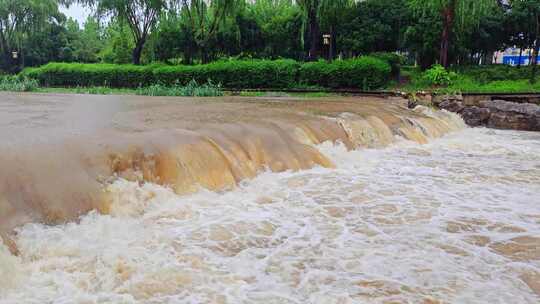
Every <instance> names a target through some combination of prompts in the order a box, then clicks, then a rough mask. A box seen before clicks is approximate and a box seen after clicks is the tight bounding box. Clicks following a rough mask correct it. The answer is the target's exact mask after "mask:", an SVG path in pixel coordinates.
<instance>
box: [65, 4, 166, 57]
mask: <svg viewBox="0 0 540 304" xmlns="http://www.w3.org/2000/svg"><path fill="white" fill-rule="evenodd" d="M72 2H79V3H82V4H84V5H86V6H90V7H92V8H95V9H96V13H97V15H98V16H110V17H114V18H117V19H118V20H120V21H123V22H126V23H127V25H128V26H129V28H130V30H131V34H132V35H133V40H134V42H135V47H134V48H133V55H132V60H133V64H140V63H141V55H142V51H143V49H144V45H145V44H146V41H147V40H148V38H149V36H150V32H151V30H152V28H153V27H154V25H155V24H156V22H157V21H158V18H159V15H160V14H161V13H162V12H163V10H164V9H165V7H166V1H165V0H72Z"/></svg>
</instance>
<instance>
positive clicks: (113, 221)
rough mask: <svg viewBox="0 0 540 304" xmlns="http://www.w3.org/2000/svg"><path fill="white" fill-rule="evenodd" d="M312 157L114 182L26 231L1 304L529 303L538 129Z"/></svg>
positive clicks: (1, 255)
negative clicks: (221, 173)
mask: <svg viewBox="0 0 540 304" xmlns="http://www.w3.org/2000/svg"><path fill="white" fill-rule="evenodd" d="M445 115H451V114H445ZM449 117H450V116H449ZM452 119H453V121H454V123H455V124H456V125H459V122H457V118H455V117H454V118H452ZM314 148H315V149H317V150H318V151H320V153H321V154H322V155H324V156H325V157H327V158H328V159H329V160H330V161H331V162H332V163H333V164H334V166H329V167H325V166H315V167H314V168H312V169H307V170H300V171H296V170H293V171H291V170H286V171H283V172H271V170H266V171H264V172H262V173H261V174H259V175H257V176H255V177H254V178H253V179H246V180H244V181H241V182H240V183H239V185H238V186H237V187H234V188H232V189H226V190H223V191H219V190H215V191H211V190H206V189H204V188H201V189H199V191H197V192H192V193H188V194H182V195H179V194H177V193H175V192H174V191H173V189H172V188H171V187H168V186H167V185H158V184H156V183H141V182H137V181H128V180H126V179H124V178H119V179H117V180H115V181H114V182H112V183H111V184H109V185H108V188H107V191H108V193H109V195H110V197H111V202H112V203H111V206H110V207H109V212H108V214H103V213H98V212H97V211H91V212H90V213H88V214H85V215H83V216H81V218H80V219H79V220H78V221H73V222H69V223H65V224H60V225H45V224H40V223H36V222H33V223H26V224H25V225H23V226H20V227H18V228H16V234H15V235H14V237H13V242H14V243H15V244H16V246H17V251H18V255H13V254H11V253H10V252H9V250H8V248H7V246H5V245H1V242H0V303H2V304H8V303H10V304H11V303H13V304H15V303H36V304H37V303H55V304H56V303H58V304H60V303H62V304H64V303H65V304H68V303H81V304H82V303H84V304H86V303H88V304H90V303H126V304H128V303H130V304H131V303H156V304H157V303H186V304H187V303H190V304H191V303H192V304H196V303H197V304H198V303H216V304H218V303H220V304H221V303H261V304H263V303H264V304H273V303H275V304H278V303H279V304H282V303H298V304H300V303H313V304H331V303H332V304H333V303H335V304H338V303H339V304H349V303H351V304H352V303H424V304H430V303H431V304H434V303H538V302H539V299H540V134H538V133H528V132H516V131H499V130H489V129H482V128H478V129H470V128H465V127H464V126H463V125H460V127H459V128H456V130H454V131H453V132H451V133H449V134H447V135H444V136H443V137H440V138H433V139H430V141H429V142H428V143H425V144H419V143H417V142H413V141H410V140H407V139H405V138H404V137H400V136H396V137H395V142H394V143H393V144H392V145H390V146H388V147H368V148H361V149H360V148H357V149H353V150H350V149H348V148H347V147H346V146H345V145H344V144H342V143H339V142H338V143H331V142H324V143H320V144H317V145H314ZM333 167H335V168H333ZM274 171H275V170H274Z"/></svg>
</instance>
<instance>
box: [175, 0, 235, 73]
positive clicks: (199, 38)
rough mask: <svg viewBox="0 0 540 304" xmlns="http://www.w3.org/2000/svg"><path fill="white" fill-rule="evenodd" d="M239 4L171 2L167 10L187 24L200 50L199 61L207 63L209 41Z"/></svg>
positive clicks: (192, 0)
mask: <svg viewBox="0 0 540 304" xmlns="http://www.w3.org/2000/svg"><path fill="white" fill-rule="evenodd" d="M239 3H240V0H171V1H170V8H169V9H170V10H171V11H173V12H175V13H176V14H178V15H179V16H181V17H182V19H184V21H185V22H187V25H188V26H189V32H190V34H191V35H192V38H193V40H194V41H195V43H196V45H197V47H198V48H199V49H200V50H201V59H202V61H203V63H207V62H208V61H209V58H208V53H209V50H208V48H209V46H210V41H211V40H212V39H214V38H215V36H216V34H217V31H218V29H219V26H220V25H222V24H223V22H224V20H225V18H226V17H227V16H229V15H232V13H233V12H234V10H235V8H236V7H237V6H238V4H239Z"/></svg>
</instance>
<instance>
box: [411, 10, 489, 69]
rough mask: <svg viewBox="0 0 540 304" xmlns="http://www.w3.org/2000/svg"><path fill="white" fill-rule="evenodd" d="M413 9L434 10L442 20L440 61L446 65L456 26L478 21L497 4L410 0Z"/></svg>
mask: <svg viewBox="0 0 540 304" xmlns="http://www.w3.org/2000/svg"><path fill="white" fill-rule="evenodd" d="M410 4H411V6H412V8H413V9H414V10H416V11H417V12H419V13H421V14H423V13H425V12H426V11H436V12H438V13H439V16H440V18H441V20H442V24H443V27H442V33H441V46H440V52H439V55H440V58H439V60H440V63H441V64H442V65H443V66H445V67H448V65H449V61H448V50H449V49H450V43H451V39H452V34H453V31H454V29H455V27H456V26H461V27H466V26H470V25H472V24H474V23H476V22H477V21H478V18H479V17H480V16H481V15H483V14H485V13H486V12H487V11H488V8H489V7H490V6H492V5H496V4H497V0H410Z"/></svg>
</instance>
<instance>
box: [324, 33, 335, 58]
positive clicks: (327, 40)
mask: <svg viewBox="0 0 540 304" xmlns="http://www.w3.org/2000/svg"><path fill="white" fill-rule="evenodd" d="M323 44H324V46H325V48H326V49H327V53H326V54H327V56H328V61H332V57H333V56H332V35H330V34H324V35H323Z"/></svg>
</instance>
